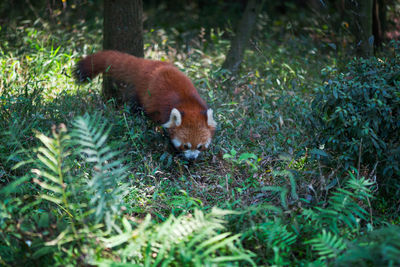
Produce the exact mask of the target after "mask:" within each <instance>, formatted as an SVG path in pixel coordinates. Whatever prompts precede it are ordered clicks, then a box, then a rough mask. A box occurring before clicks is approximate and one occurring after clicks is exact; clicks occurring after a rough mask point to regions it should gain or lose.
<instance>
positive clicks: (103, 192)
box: [71, 114, 128, 228]
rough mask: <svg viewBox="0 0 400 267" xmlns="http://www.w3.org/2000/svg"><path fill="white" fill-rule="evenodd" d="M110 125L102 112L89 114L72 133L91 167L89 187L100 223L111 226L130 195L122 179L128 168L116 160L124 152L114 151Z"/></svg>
mask: <svg viewBox="0 0 400 267" xmlns="http://www.w3.org/2000/svg"><path fill="white" fill-rule="evenodd" d="M109 132H110V128H109V127H107V122H106V121H104V119H103V118H102V117H101V116H99V115H94V116H92V117H91V116H89V115H88V114H85V115H84V116H83V117H78V118H77V119H76V120H75V121H74V129H73V130H72V133H71V136H72V137H73V138H74V144H76V145H77V150H78V153H79V155H80V156H81V157H82V158H83V159H84V160H85V161H86V163H87V164H88V165H89V166H90V168H91V169H90V177H91V178H90V179H89V181H88V183H87V186H86V190H87V192H88V194H89V196H90V203H89V204H90V206H91V207H94V210H95V212H94V216H95V220H96V222H100V221H104V222H105V223H106V225H107V226H108V228H110V227H111V226H112V225H113V223H112V222H113V220H112V217H113V216H114V215H116V214H119V212H120V204H121V203H123V197H124V195H125V194H126V185H125V184H124V183H122V181H123V180H124V179H125V178H126V177H127V173H128V172H127V167H126V166H124V165H123V164H122V161H121V160H118V159H116V158H117V157H118V156H120V155H121V152H118V151H113V150H112V149H111V148H110V147H109V146H108V145H107V144H106V140H107V138H108V133H109Z"/></svg>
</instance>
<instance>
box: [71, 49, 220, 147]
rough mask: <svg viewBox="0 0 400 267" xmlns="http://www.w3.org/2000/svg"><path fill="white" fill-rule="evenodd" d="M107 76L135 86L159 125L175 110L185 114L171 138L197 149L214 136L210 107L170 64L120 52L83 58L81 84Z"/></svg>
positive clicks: (78, 69)
mask: <svg viewBox="0 0 400 267" xmlns="http://www.w3.org/2000/svg"><path fill="white" fill-rule="evenodd" d="M100 73H105V74H106V75H109V76H111V77H113V78H115V79H117V80H120V81H123V82H126V83H130V84H133V85H134V87H135V89H134V90H135V92H125V94H128V95H129V94H132V95H135V96H136V97H137V99H138V102H139V104H140V105H141V106H142V107H143V109H144V110H145V112H146V114H147V115H148V116H149V117H150V118H151V119H152V120H153V121H155V122H157V123H166V122H167V121H168V120H169V116H170V113H171V110H172V109H173V108H176V109H178V110H179V111H180V113H181V114H182V124H181V125H180V126H179V127H171V128H169V129H168V130H169V133H170V136H171V138H175V136H178V137H179V138H180V140H181V141H182V142H184V143H186V142H189V143H191V144H192V145H193V146H196V145H197V144H201V143H204V142H206V140H207V139H208V138H211V137H212V135H213V133H214V130H215V129H214V127H210V126H209V125H208V124H207V115H206V112H207V105H206V103H205V102H204V100H203V99H202V98H201V97H200V95H199V94H198V92H197V90H196V88H195V87H194V85H193V83H192V82H191V81H190V79H189V78H188V77H187V76H185V75H184V74H183V73H182V72H181V71H179V70H178V69H177V68H176V67H175V66H173V65H172V64H170V63H167V62H162V61H156V60H148V59H143V58H137V57H134V56H132V55H129V54H125V53H121V52H117V51H107V50H106V51H101V52H98V53H95V54H92V55H90V56H87V57H85V58H84V59H82V60H81V61H80V62H79V63H78V66H77V72H76V74H77V77H78V79H79V81H86V80H87V79H88V78H90V79H92V78H94V77H96V76H97V75H98V74H100Z"/></svg>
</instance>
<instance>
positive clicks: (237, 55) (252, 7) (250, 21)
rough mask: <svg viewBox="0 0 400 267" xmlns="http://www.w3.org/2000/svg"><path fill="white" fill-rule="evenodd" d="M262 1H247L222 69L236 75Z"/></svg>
mask: <svg viewBox="0 0 400 267" xmlns="http://www.w3.org/2000/svg"><path fill="white" fill-rule="evenodd" d="M261 6H262V1H260V0H249V1H248V2H247V5H246V9H245V11H244V13H243V16H242V18H241V20H240V22H239V24H238V27H237V30H236V34H235V36H234V38H233V39H232V41H231V47H230V49H229V52H228V54H227V55H226V59H225V62H224V63H223V64H222V68H224V69H228V70H230V71H231V72H232V73H236V72H237V71H238V70H239V66H240V63H241V62H242V60H243V54H244V51H245V48H246V46H247V44H248V42H249V40H250V37H251V33H252V31H253V29H254V27H255V25H256V19H257V15H258V13H259V11H260V9H261Z"/></svg>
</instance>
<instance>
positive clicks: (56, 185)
mask: <svg viewBox="0 0 400 267" xmlns="http://www.w3.org/2000/svg"><path fill="white" fill-rule="evenodd" d="M66 132H67V129H66V127H65V125H63V124H62V125H60V127H59V128H58V132H57V131H56V128H55V127H53V129H52V134H53V137H54V138H50V137H47V136H46V135H44V134H42V133H40V132H37V133H36V137H37V138H38V139H39V140H40V141H41V142H42V144H43V145H44V146H42V147H39V148H38V150H37V158H38V163H39V164H38V165H39V168H35V169H32V172H33V173H35V174H36V175H37V176H38V178H41V180H40V179H38V178H34V179H33V181H34V182H35V183H37V184H38V185H40V186H41V187H42V188H43V189H45V190H46V191H47V193H42V194H41V198H42V199H46V200H48V201H50V202H53V203H55V204H57V205H58V206H59V207H60V208H61V209H62V210H63V211H64V212H66V214H68V216H69V217H73V215H72V213H71V212H70V206H69V203H68V199H67V198H68V195H67V191H66V187H67V185H66V184H65V181H64V180H65V177H66V175H67V171H68V167H67V166H65V159H66V158H67V157H68V156H69V152H68V149H67V148H68V141H69V140H70V136H69V135H67V134H66Z"/></svg>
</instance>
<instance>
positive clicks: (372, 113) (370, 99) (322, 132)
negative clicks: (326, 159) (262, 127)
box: [312, 44, 400, 177]
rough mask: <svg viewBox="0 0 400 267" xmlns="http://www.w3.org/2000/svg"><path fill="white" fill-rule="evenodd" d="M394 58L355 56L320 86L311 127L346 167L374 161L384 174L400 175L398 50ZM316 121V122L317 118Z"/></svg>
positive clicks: (320, 140)
mask: <svg viewBox="0 0 400 267" xmlns="http://www.w3.org/2000/svg"><path fill="white" fill-rule="evenodd" d="M394 51H395V53H394V56H393V57H390V58H383V59H380V58H376V57H371V58H369V59H363V58H356V59H354V60H352V61H351V62H350V63H349V64H348V65H347V68H346V71H345V72H343V73H339V74H337V76H336V77H335V78H333V79H332V80H328V82H326V84H325V85H324V86H322V87H319V88H317V90H316V98H315V100H314V101H313V105H312V108H313V115H314V117H315V118H317V120H315V121H317V128H316V129H313V131H315V134H316V139H317V141H318V143H319V144H320V145H324V146H325V148H326V149H328V150H329V151H331V152H333V153H334V154H336V155H338V159H339V161H341V162H342V163H343V164H344V165H345V167H346V168H348V167H350V166H357V165H358V164H361V166H365V167H368V168H369V169H370V170H371V169H372V168H374V166H375V164H377V166H378V171H379V174H380V175H381V176H385V177H399V176H400V169H399V165H400V119H399V117H400V91H399V88H400V49H399V48H398V47H397V46H396V44H395V49H394ZM315 121H314V122H315Z"/></svg>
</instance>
